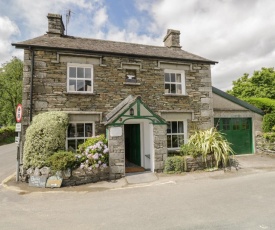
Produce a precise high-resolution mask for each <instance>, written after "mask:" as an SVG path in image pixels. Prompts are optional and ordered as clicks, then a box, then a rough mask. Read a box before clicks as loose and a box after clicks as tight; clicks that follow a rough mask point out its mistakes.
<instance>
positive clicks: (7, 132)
mask: <svg viewBox="0 0 275 230" xmlns="http://www.w3.org/2000/svg"><path fill="white" fill-rule="evenodd" d="M14 137H15V126H6V127H2V128H0V145H1V144H9V143H13V142H14V141H15V139H14Z"/></svg>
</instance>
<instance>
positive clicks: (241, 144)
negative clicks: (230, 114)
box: [214, 118, 253, 154]
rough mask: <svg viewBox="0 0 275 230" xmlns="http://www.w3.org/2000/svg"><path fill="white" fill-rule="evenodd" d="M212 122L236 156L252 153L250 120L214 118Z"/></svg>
mask: <svg viewBox="0 0 275 230" xmlns="http://www.w3.org/2000/svg"><path fill="white" fill-rule="evenodd" d="M214 122H215V127H216V128H217V129H218V130H219V131H221V132H222V133H224V134H225V137H226V139H227V140H228V141H229V142H230V143H232V146H231V147H232V148H233V150H234V151H235V153H236V154H247V153H253V143H252V121H251V118H215V119H214Z"/></svg>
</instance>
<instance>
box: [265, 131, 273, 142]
mask: <svg viewBox="0 0 275 230" xmlns="http://www.w3.org/2000/svg"><path fill="white" fill-rule="evenodd" d="M264 138H265V139H266V140H267V141H269V142H272V143H274V142H275V133H274V132H270V133H264Z"/></svg>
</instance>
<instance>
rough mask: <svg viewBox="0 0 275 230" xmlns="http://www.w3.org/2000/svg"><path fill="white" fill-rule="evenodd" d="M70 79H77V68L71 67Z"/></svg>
mask: <svg viewBox="0 0 275 230" xmlns="http://www.w3.org/2000/svg"><path fill="white" fill-rule="evenodd" d="M69 77H70V78H76V68H75V67H69Z"/></svg>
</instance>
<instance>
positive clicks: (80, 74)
mask: <svg viewBox="0 0 275 230" xmlns="http://www.w3.org/2000/svg"><path fill="white" fill-rule="evenodd" d="M77 78H84V68H81V67H78V68H77Z"/></svg>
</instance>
